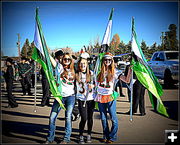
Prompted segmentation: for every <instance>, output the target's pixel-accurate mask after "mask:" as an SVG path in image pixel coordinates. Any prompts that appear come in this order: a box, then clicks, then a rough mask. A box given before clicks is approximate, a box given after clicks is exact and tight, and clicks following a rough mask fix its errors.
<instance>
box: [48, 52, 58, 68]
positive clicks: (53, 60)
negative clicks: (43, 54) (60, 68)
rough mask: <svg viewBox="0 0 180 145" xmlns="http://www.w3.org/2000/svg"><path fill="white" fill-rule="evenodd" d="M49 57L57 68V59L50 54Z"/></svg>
mask: <svg viewBox="0 0 180 145" xmlns="http://www.w3.org/2000/svg"><path fill="white" fill-rule="evenodd" d="M49 57H50V60H51V63H52V65H53V67H56V65H57V62H56V61H55V59H54V58H53V57H52V56H51V55H50V54H49Z"/></svg>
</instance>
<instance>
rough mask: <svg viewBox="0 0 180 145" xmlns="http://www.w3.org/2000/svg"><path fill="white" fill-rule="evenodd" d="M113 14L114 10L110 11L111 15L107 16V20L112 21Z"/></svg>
mask: <svg viewBox="0 0 180 145" xmlns="http://www.w3.org/2000/svg"><path fill="white" fill-rule="evenodd" d="M113 12H114V8H112V9H111V14H110V16H109V20H112V16H113Z"/></svg>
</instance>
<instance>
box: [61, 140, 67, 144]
mask: <svg viewBox="0 0 180 145" xmlns="http://www.w3.org/2000/svg"><path fill="white" fill-rule="evenodd" d="M67 143H68V142H67V141H65V140H63V141H61V142H60V144H67Z"/></svg>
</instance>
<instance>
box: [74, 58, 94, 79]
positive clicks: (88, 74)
mask: <svg viewBox="0 0 180 145" xmlns="http://www.w3.org/2000/svg"><path fill="white" fill-rule="evenodd" d="M82 59H83V58H80V60H79V61H78V69H77V73H76V80H77V81H78V82H80V81H81V69H80V63H81V61H82ZM83 60H85V59H83ZM86 61H87V60H86ZM90 81H91V73H90V69H89V65H88V61H87V67H86V82H90Z"/></svg>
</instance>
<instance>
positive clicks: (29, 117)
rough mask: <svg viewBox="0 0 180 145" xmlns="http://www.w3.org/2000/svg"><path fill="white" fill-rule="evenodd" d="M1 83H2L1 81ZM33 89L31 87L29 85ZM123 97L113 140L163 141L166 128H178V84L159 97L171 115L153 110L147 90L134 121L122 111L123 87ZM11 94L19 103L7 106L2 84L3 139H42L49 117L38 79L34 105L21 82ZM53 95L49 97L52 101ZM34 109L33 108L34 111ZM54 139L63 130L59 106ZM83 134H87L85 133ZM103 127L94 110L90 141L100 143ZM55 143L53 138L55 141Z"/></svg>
mask: <svg viewBox="0 0 180 145" xmlns="http://www.w3.org/2000/svg"><path fill="white" fill-rule="evenodd" d="M2 86H3V84H2ZM32 92H33V89H32ZM123 92H124V94H125V95H126V97H119V98H118V100H117V116H118V120H119V129H118V140H117V141H116V142H115V143H116V144H118V143H119V144H124V143H144V144H145V143H164V141H165V130H177V129H178V128H179V126H178V93H179V91H178V88H174V89H166V90H164V95H163V96H162V100H163V102H164V105H165V106H166V107H167V111H168V113H169V115H170V118H167V117H164V116H162V115H160V114H157V113H155V112H154V111H153V110H152V106H151V104H150V100H149V97H148V95H147V91H146V94H145V105H146V115H145V116H140V115H138V114H136V115H133V121H132V122H131V121H130V116H129V115H128V114H125V112H127V111H128V110H129V107H130V103H129V102H128V97H127V93H126V88H123ZM13 94H14V95H15V96H16V99H17V102H18V104H19V107H17V108H6V106H7V97H6V92H5V91H4V87H2V93H1V102H2V103H1V119H2V143H33V144H34V143H35V144H38V143H43V142H44V141H45V138H46V135H47V132H48V121H49V114H50V111H51V107H48V106H45V107H41V106H40V102H41V98H42V90H41V83H38V89H37V102H36V104H37V105H36V107H35V105H34V96H21V95H22V92H21V85H20V83H19V82H15V86H14V89H13ZM52 102H53V97H52V98H51V104H52ZM34 110H36V112H34ZM79 121H80V120H77V121H75V122H73V123H72V127H73V130H72V136H71V140H72V141H71V143H72V144H77V143H78V126H79ZM56 126H57V128H56V140H59V139H60V138H62V137H63V134H64V110H62V111H61V112H60V114H59V116H58V119H57V121H56ZM85 135H86V134H85ZM101 138H102V127H101V121H100V116H99V112H98V111H97V110H96V111H95V112H94V126H93V132H92V144H101V142H100V139H101ZM54 143H56V142H54Z"/></svg>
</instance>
